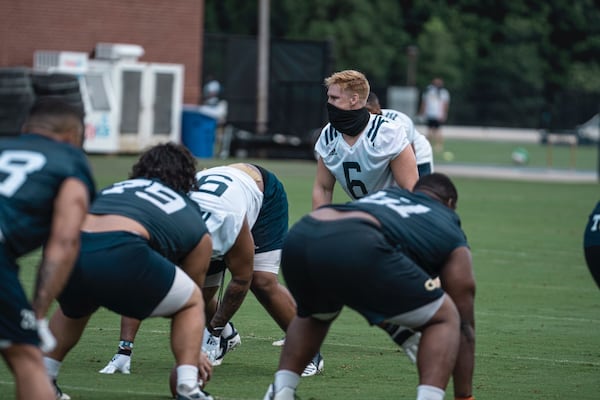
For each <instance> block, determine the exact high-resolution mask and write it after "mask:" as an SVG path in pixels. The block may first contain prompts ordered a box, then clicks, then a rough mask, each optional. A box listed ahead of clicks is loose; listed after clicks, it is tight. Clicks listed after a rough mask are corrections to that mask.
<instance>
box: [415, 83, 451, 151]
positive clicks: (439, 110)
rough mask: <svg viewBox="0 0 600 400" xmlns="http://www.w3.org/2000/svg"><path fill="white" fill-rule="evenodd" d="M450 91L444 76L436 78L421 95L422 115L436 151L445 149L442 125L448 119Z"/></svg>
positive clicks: (428, 135)
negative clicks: (445, 83)
mask: <svg viewBox="0 0 600 400" xmlns="http://www.w3.org/2000/svg"><path fill="white" fill-rule="evenodd" d="M449 107H450V92H448V90H447V89H446V88H445V87H444V81H443V80H442V78H434V79H433V80H432V81H431V84H430V85H428V86H427V88H426V89H425V91H424V92H423V95H422V96H421V109H420V115H423V116H424V117H425V121H426V123H427V128H428V130H427V139H429V141H430V142H432V143H433V149H434V150H435V152H436V153H441V152H443V151H444V137H443V136H442V125H443V124H444V123H445V122H446V120H447V119H448V109H449Z"/></svg>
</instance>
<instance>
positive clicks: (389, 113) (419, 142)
mask: <svg viewBox="0 0 600 400" xmlns="http://www.w3.org/2000/svg"><path fill="white" fill-rule="evenodd" d="M381 113H382V114H383V116H384V117H386V118H389V119H391V120H392V121H396V122H398V123H399V124H401V125H403V126H404V129H405V130H406V137H408V142H409V143H410V144H412V145H413V148H414V149H415V157H416V158H417V165H421V164H425V163H431V165H432V168H433V151H432V150H431V143H429V140H427V138H426V137H425V135H423V134H422V133H421V132H419V131H418V130H417V129H416V128H415V124H414V123H413V121H412V119H410V117H409V116H408V115H406V114H404V113H401V112H400V111H396V110H392V109H391V108H384V109H383V110H381ZM432 172H433V170H432Z"/></svg>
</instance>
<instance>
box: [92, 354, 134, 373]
mask: <svg viewBox="0 0 600 400" xmlns="http://www.w3.org/2000/svg"><path fill="white" fill-rule="evenodd" d="M98 372H100V373H101V374H114V373H115V372H120V373H122V374H130V373H131V356H126V355H125V354H115V356H114V357H113V358H112V360H110V361H109V362H108V364H106V367H104V368H102V369H101V370H100V371H98Z"/></svg>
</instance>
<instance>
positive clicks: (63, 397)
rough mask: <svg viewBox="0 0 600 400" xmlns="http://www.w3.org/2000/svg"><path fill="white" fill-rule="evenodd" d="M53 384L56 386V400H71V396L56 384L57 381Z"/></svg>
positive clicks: (54, 380) (53, 381)
mask: <svg viewBox="0 0 600 400" xmlns="http://www.w3.org/2000/svg"><path fill="white" fill-rule="evenodd" d="M52 384H53V385H54V390H55V392H56V400H71V396H69V395H68V394H66V393H63V391H62V390H60V388H59V387H58V385H57V384H56V379H53V380H52Z"/></svg>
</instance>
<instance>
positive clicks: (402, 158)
mask: <svg viewBox="0 0 600 400" xmlns="http://www.w3.org/2000/svg"><path fill="white" fill-rule="evenodd" d="M390 169H391V170H392V175H394V180H395V181H396V183H397V184H398V186H400V187H402V188H405V189H408V190H412V189H413V187H414V186H415V183H417V180H418V179H419V171H418V169H417V159H416V157H415V152H414V151H413V148H412V146H406V147H405V148H404V150H402V151H401V152H400V154H398V157H396V158H394V159H393V160H392V161H390Z"/></svg>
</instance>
